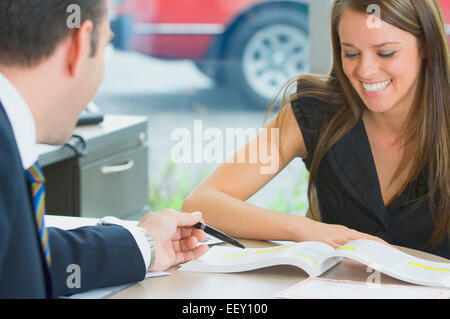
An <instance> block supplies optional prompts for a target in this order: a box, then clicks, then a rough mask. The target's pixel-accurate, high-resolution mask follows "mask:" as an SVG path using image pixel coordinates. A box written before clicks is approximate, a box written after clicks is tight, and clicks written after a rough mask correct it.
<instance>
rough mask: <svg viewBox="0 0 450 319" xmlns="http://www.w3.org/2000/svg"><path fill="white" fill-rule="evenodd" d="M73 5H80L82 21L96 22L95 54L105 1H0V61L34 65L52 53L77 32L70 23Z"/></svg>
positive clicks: (105, 11) (94, 35)
mask: <svg viewBox="0 0 450 319" xmlns="http://www.w3.org/2000/svg"><path fill="white" fill-rule="evenodd" d="M71 5H76V6H78V8H80V13H81V19H80V24H82V23H83V22H84V21H86V20H90V21H92V22H93V24H94V29H93V32H92V38H91V46H92V47H91V55H92V56H93V55H95V52H96V48H97V42H98V37H99V30H98V26H99V24H100V22H101V20H102V18H103V17H104V16H105V15H106V13H107V5H106V1H105V0H0V64H3V65H10V66H11V65H14V66H33V65H35V64H37V63H39V62H41V61H42V60H44V59H45V58H47V57H49V56H51V55H52V54H53V52H54V51H55V49H56V47H57V46H58V45H59V44H60V43H61V41H62V40H64V39H65V38H66V37H67V36H69V35H70V34H71V33H72V32H74V29H73V28H70V24H68V21H70V16H71V15H72V14H73V11H70V10H68V8H69V6H71ZM72 7H73V6H72ZM67 11H69V12H67Z"/></svg>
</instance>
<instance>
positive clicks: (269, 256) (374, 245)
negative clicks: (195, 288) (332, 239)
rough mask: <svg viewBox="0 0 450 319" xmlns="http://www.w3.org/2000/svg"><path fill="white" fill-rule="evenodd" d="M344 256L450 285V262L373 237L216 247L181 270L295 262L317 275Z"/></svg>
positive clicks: (422, 281)
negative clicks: (341, 241)
mask: <svg viewBox="0 0 450 319" xmlns="http://www.w3.org/2000/svg"><path fill="white" fill-rule="evenodd" d="M343 257H346V258H350V259H353V260H356V261H358V262H360V263H362V264H365V265H368V266H370V267H371V268H373V269H376V270H378V271H380V272H382V273H385V274H387V275H389V276H391V277H394V278H397V279H400V280H403V281H407V282H410V283H413V284H418V285H425V286H435V287H450V263H438V262H432V261H427V260H424V259H420V258H416V257H413V256H410V255H408V254H406V253H404V252H401V251H400V250H398V249H396V248H393V247H389V246H387V245H384V244H381V243H379V242H376V241H372V240H362V239H361V240H354V241H351V242H348V243H347V244H346V245H344V246H341V247H339V248H337V249H334V248H333V247H331V246H329V245H327V244H324V243H321V242H300V243H294V244H289V245H282V246H275V247H269V248H247V249H240V248H234V247H218V246H215V247H212V248H211V249H210V250H209V251H208V252H207V253H206V254H205V255H203V256H202V257H200V258H199V259H197V260H192V261H190V262H188V263H186V264H183V265H181V267H180V269H179V270H181V271H195V272H216V273H232V272H242V271H248V270H253V269H259V268H264V267H269V266H275V265H292V266H296V267H299V268H301V269H303V270H304V271H305V272H306V273H307V274H308V275H309V276H311V277H317V276H320V275H321V274H323V273H324V272H325V271H327V270H328V269H330V268H332V267H333V266H335V265H336V264H337V263H339V262H340V261H341V260H342V258H343Z"/></svg>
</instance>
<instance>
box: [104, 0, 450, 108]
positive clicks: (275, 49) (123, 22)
mask: <svg viewBox="0 0 450 319" xmlns="http://www.w3.org/2000/svg"><path fill="white" fill-rule="evenodd" d="M308 1H309V0H112V2H113V6H114V10H113V11H114V12H115V13H116V14H117V15H116V17H114V18H113V22H112V26H113V31H114V32H115V33H116V39H115V45H116V47H118V48H121V49H131V50H135V51H138V52H141V53H144V54H147V55H151V56H154V57H158V58H164V59H190V60H193V61H194V62H195V63H196V65H197V66H198V67H199V68H200V70H201V71H202V72H204V73H205V74H207V75H209V76H210V77H211V78H213V79H214V80H216V82H218V83H221V84H228V85H230V86H232V87H234V88H235V89H236V90H237V91H238V92H240V93H241V94H243V95H244V97H246V98H247V100H248V101H249V103H250V104H251V105H254V106H259V107H260V106H264V105H266V104H267V101H268V100H270V99H271V98H272V97H273V95H274V93H275V92H276V91H277V90H278V89H279V88H280V87H281V86H282V84H283V83H284V82H285V81H286V80H287V79H288V78H289V77H291V76H293V75H296V74H301V73H305V72H308V61H309V56H308V54H309V49H308ZM440 3H441V6H442V9H443V11H444V15H445V17H446V22H447V25H446V30H447V33H448V34H449V41H450V0H440Z"/></svg>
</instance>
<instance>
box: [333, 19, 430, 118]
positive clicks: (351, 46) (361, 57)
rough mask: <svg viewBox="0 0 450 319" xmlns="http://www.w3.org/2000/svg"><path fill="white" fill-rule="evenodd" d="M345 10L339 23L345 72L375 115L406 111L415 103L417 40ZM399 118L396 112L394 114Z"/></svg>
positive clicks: (418, 67) (417, 63)
mask: <svg viewBox="0 0 450 319" xmlns="http://www.w3.org/2000/svg"><path fill="white" fill-rule="evenodd" d="M369 18H370V16H369V15H367V14H362V13H359V12H357V11H353V10H346V11H345V12H344V13H343V14H342V17H341V20H340V23H339V30H338V32H339V35H340V40H341V46H342V52H341V56H342V63H343V67H344V72H345V74H346V75H347V77H348V79H349V80H350V82H351V84H352V86H353V88H354V89H355V90H356V92H357V93H358V95H359V96H360V97H361V99H362V100H363V101H364V103H365V104H366V106H367V108H368V109H369V110H370V111H372V112H376V113H384V112H388V111H391V110H392V111H394V110H398V111H399V112H402V110H403V111H406V112H407V111H408V110H409V108H410V107H411V106H412V103H413V101H414V94H415V92H416V88H417V80H418V77H419V73H420V68H421V63H422V57H421V53H420V51H419V42H418V40H417V38H416V37H415V36H414V35H412V34H411V33H409V32H406V31H403V30H401V29H399V28H397V27H395V26H393V25H391V24H388V23H386V22H384V21H380V24H379V26H375V25H374V24H373V21H372V20H369ZM393 113H394V114H398V112H393Z"/></svg>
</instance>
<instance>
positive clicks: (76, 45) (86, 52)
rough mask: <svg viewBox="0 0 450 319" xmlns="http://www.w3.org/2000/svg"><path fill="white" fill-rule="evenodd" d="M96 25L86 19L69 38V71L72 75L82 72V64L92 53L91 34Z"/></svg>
mask: <svg viewBox="0 0 450 319" xmlns="http://www.w3.org/2000/svg"><path fill="white" fill-rule="evenodd" d="M93 29H94V25H93V23H92V21H90V20H86V21H84V22H83V23H82V24H81V26H80V27H79V28H78V29H76V30H75V31H74V32H73V33H72V35H71V36H70V38H69V42H70V43H69V54H68V64H67V67H68V71H69V75H70V76H71V77H76V76H78V75H79V74H80V72H81V70H82V66H83V65H84V64H85V63H86V60H87V59H88V58H89V56H90V54H91V36H92V31H93Z"/></svg>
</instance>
